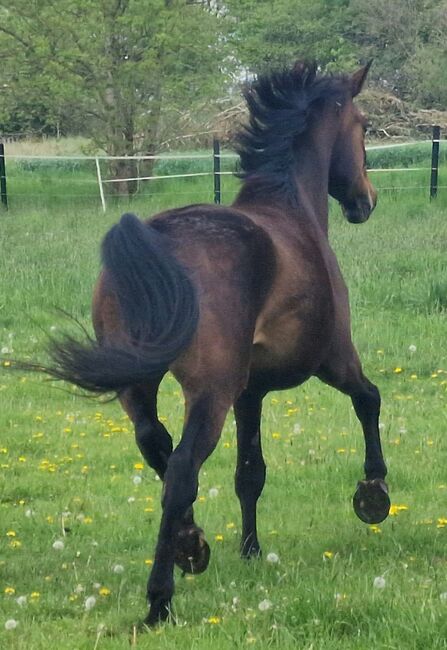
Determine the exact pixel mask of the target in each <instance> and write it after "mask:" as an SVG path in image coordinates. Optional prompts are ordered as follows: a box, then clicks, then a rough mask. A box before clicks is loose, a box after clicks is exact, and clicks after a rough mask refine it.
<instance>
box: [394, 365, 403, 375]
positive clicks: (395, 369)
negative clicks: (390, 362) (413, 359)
mask: <svg viewBox="0 0 447 650" xmlns="http://www.w3.org/2000/svg"><path fill="white" fill-rule="evenodd" d="M393 372H394V374H396V375H400V373H401V372H403V369H402V368H400V367H399V366H397V367H396V368H394V370H393Z"/></svg>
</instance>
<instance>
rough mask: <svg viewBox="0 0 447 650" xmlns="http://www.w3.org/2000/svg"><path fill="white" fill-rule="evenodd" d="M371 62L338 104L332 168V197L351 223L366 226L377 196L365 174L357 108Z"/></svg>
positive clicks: (363, 128) (362, 119)
mask: <svg viewBox="0 0 447 650" xmlns="http://www.w3.org/2000/svg"><path fill="white" fill-rule="evenodd" d="M369 67H370V63H369V64H368V65H366V66H364V67H363V68H360V70H358V71H357V72H356V73H355V74H353V75H352V76H351V77H350V78H349V79H348V82H347V83H348V92H347V94H346V96H345V97H344V98H343V100H342V101H337V102H336V107H335V110H336V112H337V113H338V120H337V125H338V127H337V128H338V131H337V136H336V139H335V144H334V148H333V150H332V157H331V163H330V169H329V194H330V195H331V196H333V197H334V198H335V199H337V201H339V203H340V204H341V207H342V209H343V212H344V215H345V217H346V218H347V220H348V221H350V222H351V223H363V222H364V221H366V220H367V219H368V217H369V215H370V214H371V212H372V211H373V210H374V207H375V205H376V201H377V193H376V191H375V189H374V187H373V186H372V184H371V183H370V181H369V179H368V176H367V173H366V154H365V142H364V140H365V131H366V119H365V117H364V116H363V115H362V113H361V112H360V111H359V109H358V108H357V107H356V106H355V105H354V103H353V101H352V100H353V98H354V97H356V95H358V94H359V92H360V91H361V89H362V86H363V84H364V81H365V79H366V75H367V73H368V70H369Z"/></svg>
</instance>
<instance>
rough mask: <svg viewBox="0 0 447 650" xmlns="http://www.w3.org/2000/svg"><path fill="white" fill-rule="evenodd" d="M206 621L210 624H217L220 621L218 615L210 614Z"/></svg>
mask: <svg viewBox="0 0 447 650" xmlns="http://www.w3.org/2000/svg"><path fill="white" fill-rule="evenodd" d="M208 623H210V624H211V625H219V623H220V617H219V616H210V617H209V619H208Z"/></svg>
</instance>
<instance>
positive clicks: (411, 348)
mask: <svg viewBox="0 0 447 650" xmlns="http://www.w3.org/2000/svg"><path fill="white" fill-rule="evenodd" d="M416 350H417V347H416V346H415V345H414V344H413V343H412V344H411V345H409V346H408V352H410V354H414V353H415V352H416Z"/></svg>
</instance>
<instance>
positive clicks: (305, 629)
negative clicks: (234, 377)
mask: <svg viewBox="0 0 447 650" xmlns="http://www.w3.org/2000/svg"><path fill="white" fill-rule="evenodd" d="M374 180H376V178H375V179H374ZM383 182H384V183H388V182H389V178H386V177H385V178H383ZM233 183H235V182H234V181H233ZM182 187H184V185H182V184H173V185H171V186H170V191H168V186H166V190H167V191H166V195H165V196H163V197H153V198H152V199H146V200H144V201H143V200H141V201H139V200H137V201H135V202H134V203H133V204H132V206H131V207H132V209H134V210H135V211H137V212H138V213H139V214H140V215H141V216H144V215H148V214H150V213H152V212H154V211H156V210H157V209H160V208H161V207H163V206H168V205H179V204H182V203H185V202H186V200H185V197H184V196H181V195H177V194H176V190H178V189H179V188H180V189H181V188H182ZM383 187H385V185H383ZM194 188H195V190H196V194H197V196H196V197H193V198H192V199H191V200H194V198H197V199H198V200H203V199H205V198H206V195H207V192H209V190H208V186H207V182H206V181H201V182H200V181H195V183H194ZM233 188H234V185H233V186H231V188H230V186H228V190H227V194H226V195H224V198H226V199H227V200H229V199H230V193H231V191H233ZM210 198H211V197H210V196H208V200H209V199H210ZM124 207H126V208H127V206H120V205H118V206H114V207H113V208H112V209H111V210H110V211H109V212H107V213H106V214H102V212H100V211H99V209H97V210H95V209H81V208H79V206H74V207H69V208H68V207H65V208H63V209H61V208H60V207H57V206H55V205H49V206H48V207H47V208H44V207H40V208H32V207H29V208H28V209H26V210H25V209H14V206H13V208H12V210H11V211H10V212H9V213H2V214H1V215H0V218H1V230H0V282H1V290H0V296H1V298H0V348H7V349H12V350H13V353H12V356H14V355H15V356H19V357H26V356H31V357H33V358H43V355H42V349H43V347H44V342H45V337H46V335H47V334H48V333H49V332H50V331H51V332H54V329H55V328H56V332H57V330H59V329H61V328H63V327H64V319H63V318H62V317H61V316H60V315H59V314H58V313H57V312H55V311H54V310H53V307H54V306H60V307H63V308H64V309H66V310H67V311H69V312H70V313H72V314H74V315H75V316H76V317H77V318H79V319H80V320H81V322H83V323H84V324H86V325H88V323H89V305H90V299H91V288H92V285H93V283H94V281H95V277H96V275H97V271H98V268H99V261H98V259H99V256H98V247H99V243H100V240H101V237H102V236H103V234H104V233H105V231H106V230H107V228H108V227H109V226H110V225H111V224H112V223H113V222H114V221H115V220H116V219H117V217H118V214H119V212H120V211H121V210H122V209H123V208H124ZM331 240H332V242H333V245H334V247H335V249H336V251H337V254H338V257H339V261H340V264H341V266H342V269H343V272H344V275H345V278H346V280H347V283H348V285H349V287H350V294H351V306H352V313H353V333H354V340H355V342H356V345H357V347H358V349H359V352H360V356H361V358H362V361H363V365H364V369H365V372H366V373H367V375H368V376H369V377H370V379H371V380H372V381H374V382H375V383H377V384H378V386H379V388H380V390H381V393H382V398H383V409H382V418H381V420H382V424H383V428H382V438H383V443H384V448H385V454H386V458H387V461H388V465H389V485H390V489H391V495H392V502H393V504H397V505H405V506H407V507H408V510H402V511H400V512H399V513H398V514H397V515H395V516H393V517H390V518H389V519H388V520H387V521H386V522H384V523H383V524H381V525H380V526H379V527H377V528H374V527H373V528H371V527H369V526H366V525H364V524H362V523H361V522H360V521H358V520H357V519H356V517H355V515H354V514H353V511H352V508H351V503H350V501H351V496H352V494H353V492H354V489H355V484H356V481H357V480H358V479H359V478H361V477H362V463H363V440H362V435H361V430H360V426H359V424H358V422H357V420H356V417H355V414H354V412H353V410H352V408H351V405H350V402H349V400H348V399H347V398H346V397H345V396H343V395H340V394H338V393H336V392H335V391H334V390H332V389H329V388H327V387H326V386H324V385H322V384H321V383H319V382H317V381H316V380H315V381H314V380H312V381H310V382H308V383H307V384H305V385H304V386H302V387H300V388H299V389H296V390H290V391H284V392H281V393H272V394H270V395H269V396H267V398H266V399H265V408H264V418H263V440H264V450H265V458H266V462H267V466H268V477H267V484H266V487H265V490H264V493H263V496H262V498H261V500H260V503H259V530H260V538H261V542H262V545H263V550H264V559H262V560H259V561H253V562H250V563H246V562H242V561H241V560H240V559H239V557H238V544H239V532H240V516H239V508H238V503H237V499H236V497H235V496H234V491H233V473H234V465H235V454H236V451H235V436H234V426H233V417H232V415H231V414H230V416H229V417H228V420H227V423H226V425H225V428H224V431H223V435H222V439H221V442H220V444H219V446H218V449H217V450H216V452H215V453H214V455H213V456H212V457H211V458H210V459H209V461H208V462H207V463H206V465H205V467H204V469H203V471H202V473H201V483H200V493H199V495H200V498H199V501H198V503H197V506H196V514H197V521H198V522H199V523H200V524H201V525H203V527H204V528H205V531H206V534H207V538H208V540H209V542H210V545H211V549H212V558H211V563H210V566H209V569H208V571H207V572H206V573H205V574H203V575H201V576H197V577H194V578H192V579H187V578H182V577H181V576H180V575H179V574H178V572H176V595H175V613H176V617H177V619H178V625H177V626H172V625H165V626H162V627H160V628H159V629H158V630H156V631H152V632H149V633H147V634H140V633H138V635H137V647H140V648H151V649H152V648H174V647H187V648H194V649H203V650H205V649H207V650H208V649H209V648H210V647H213V648H216V649H219V650H220V649H225V650H226V649H228V650H229V649H232V648H246V647H254V648H267V647H273V648H281V649H286V650H287V649H289V648H290V649H292V648H294V649H296V648H306V649H308V650H310V649H311V648H312V649H313V650H315V649H321V650H323V649H324V650H327V649H330V650H332V649H338V648H340V649H341V648H343V649H346V648H347V649H354V648H355V649H362V650H363V649H366V648H370V647H376V648H398V649H401V648H415V649H416V648H418V649H419V648H420V649H421V650H422V649H424V650H425V649H426V648H445V647H446V646H447V642H446V639H447V616H446V614H447V602H446V600H445V598H444V596H442V594H446V593H447V553H446V549H447V526H446V527H444V523H445V520H446V521H447V504H446V496H447V477H446V474H445V467H446V462H447V441H446V436H445V433H446V429H447V346H446V343H445V338H446V331H447V274H446V264H445V251H446V247H447V192H446V191H443V192H440V195H439V197H438V200H437V201H436V202H433V203H432V204H430V203H429V202H428V200H427V196H426V192H424V193H418V192H413V193H411V192H405V193H397V192H382V194H381V196H380V202H379V205H378V208H377V210H376V212H375V214H374V215H373V216H372V217H371V219H370V221H369V222H368V223H367V224H364V225H362V226H353V225H350V224H348V223H346V222H345V221H344V220H343V219H342V217H341V216H340V213H339V210H338V208H335V209H334V210H333V214H332V215H331ZM413 345H414V346H416V350H415V351H414V352H411V351H410V349H409V346H413ZM8 354H9V353H5V354H3V358H6V357H7V356H8ZM60 388H61V387H59V389H58V388H57V387H55V385H54V384H52V383H48V382H45V381H44V380H43V378H42V377H40V376H22V375H16V374H13V373H10V372H8V368H7V367H6V368H3V371H0V405H1V410H0V515H1V519H0V522H1V523H0V647H1V648H8V649H9V648H11V649H12V650H19V649H20V650H22V649H23V650H25V649H26V650H29V649H32V650H41V649H42V650H43V649H45V650H46V649H47V648H53V647H54V648H62V649H72V648H73V649H84V648H85V649H89V650H91V649H93V648H99V649H100V648H107V649H112V650H114V649H121V648H128V647H129V640H130V638H131V630H132V625H133V624H134V623H135V622H137V621H139V620H141V618H142V617H143V615H144V614H145V600H144V594H145V586H146V579H147V573H148V569H149V567H148V566H147V565H146V563H145V561H146V560H152V558H153V549H154V544H155V540H156V535H157V529H158V522H159V517H160V505H159V498H160V483H159V481H156V480H155V478H154V474H153V472H152V471H151V470H149V469H148V468H146V467H145V468H144V469H138V467H139V463H140V462H141V458H140V456H139V453H138V450H137V448H136V446H135V444H134V440H133V435H132V428H131V425H130V423H129V421H128V420H127V419H126V418H125V417H124V416H123V412H122V411H121V410H120V408H119V406H118V404H116V403H110V404H105V403H104V404H98V403H96V402H94V401H91V400H85V399H81V398H79V397H76V396H74V395H73V394H71V393H70V392H66V391H63V390H60ZM160 395H161V397H160V414H161V416H162V417H166V418H167V421H168V426H169V428H170V430H171V431H172V432H173V434H174V437H175V439H176V440H178V437H179V433H180V430H181V424H182V416H183V403H182V398H181V394H180V392H179V388H178V386H177V385H176V383H175V382H174V380H173V379H172V378H167V379H166V380H165V382H164V384H163V386H162V389H161V392H160ZM135 465H137V468H136V467H135ZM135 476H141V478H142V482H141V484H138V485H135V484H134V482H133V479H134V477H135ZM211 488H217V489H218V495H217V496H216V497H214V498H211V497H210V496H209V490H210V489H211ZM68 512H69V513H70V514H66V515H64V516H63V515H62V513H68ZM63 526H64V527H65V528H66V529H69V530H68V531H67V532H66V533H65V535H64V533H63ZM8 533H9V534H8ZM12 533H14V535H12ZM57 540H63V542H64V548H63V550H60V551H57V550H54V549H53V547H52V545H53V543H54V542H55V541H57ZM17 542H19V544H17ZM269 552H274V553H276V554H277V555H278V556H279V560H280V561H279V563H278V564H271V563H269V562H267V560H266V556H267V554H268V553H269ZM325 552H326V556H325V555H324V554H325ZM116 565H122V566H123V567H124V572H123V573H115V572H114V567H115V566H116ZM378 576H384V578H385V581H386V584H385V588H383V589H377V588H374V587H373V582H374V579H375V578H376V577H378ZM101 588H106V589H107V591H105V592H104V591H103V592H102V593H104V594H105V595H100V591H99V590H100V589H101ZM5 590H6V591H5ZM11 590H14V593H8V592H10V591H11ZM109 592H110V593H109ZM90 595H95V597H96V601H97V602H96V606H95V607H94V608H93V609H92V610H90V611H88V612H87V611H86V610H85V606H84V602H85V599H86V598H87V597H88V596H90ZM19 596H26V597H27V604H26V605H25V606H23V607H20V606H19V605H18V604H17V602H16V598H17V597H19ZM265 600H268V601H270V602H271V604H272V606H271V608H270V609H268V610H267V611H260V609H259V603H260V602H262V601H265ZM8 619H15V620H17V621H18V622H19V625H18V627H17V629H15V630H11V631H7V630H5V629H4V624H5V622H6V621H7V620H8Z"/></svg>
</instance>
